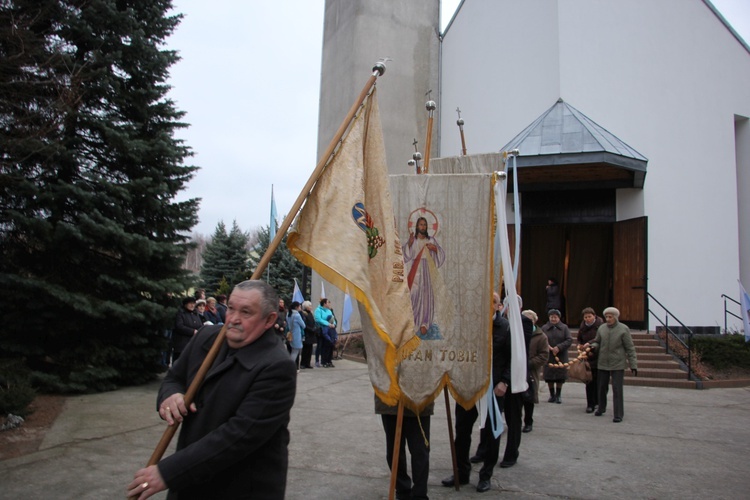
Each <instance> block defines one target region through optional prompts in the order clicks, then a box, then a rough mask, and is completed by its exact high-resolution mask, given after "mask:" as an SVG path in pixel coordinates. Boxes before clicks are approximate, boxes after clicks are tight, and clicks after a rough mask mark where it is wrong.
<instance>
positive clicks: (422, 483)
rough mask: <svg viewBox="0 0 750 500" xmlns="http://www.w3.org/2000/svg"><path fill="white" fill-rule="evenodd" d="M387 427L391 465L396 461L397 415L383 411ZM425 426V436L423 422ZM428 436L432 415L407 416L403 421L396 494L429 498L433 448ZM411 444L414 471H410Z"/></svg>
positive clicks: (388, 457)
mask: <svg viewBox="0 0 750 500" xmlns="http://www.w3.org/2000/svg"><path fill="white" fill-rule="evenodd" d="M381 418H382V419H383V430H385V442H386V461H387V462H388V468H389V469H390V468H391V467H392V465H393V444H394V443H395V442H396V415H381ZM420 422H421V424H422V429H424V437H422V430H420V428H419V424H420ZM425 438H427V440H428V441H429V440H430V417H429V415H428V416H425V417H419V421H418V420H417V418H416V417H404V419H403V421H402V424H401V446H400V450H401V451H400V452H399V455H398V471H397V473H396V494H397V495H398V497H399V498H413V499H415V500H416V499H426V498H427V477H428V476H429V474H430V448H429V447H428V446H427V445H426V444H425V441H424V440H425ZM404 443H408V445H409V453H410V454H411V475H412V477H413V478H414V484H413V485H412V478H410V477H409V474H408V473H407V472H406V449H405V447H404Z"/></svg>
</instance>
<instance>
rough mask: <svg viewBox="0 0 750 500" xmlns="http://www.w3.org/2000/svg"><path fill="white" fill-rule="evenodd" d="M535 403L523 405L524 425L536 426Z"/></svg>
mask: <svg viewBox="0 0 750 500" xmlns="http://www.w3.org/2000/svg"><path fill="white" fill-rule="evenodd" d="M534 406H536V405H535V404H534V402H533V401H532V402H531V403H524V404H523V425H534Z"/></svg>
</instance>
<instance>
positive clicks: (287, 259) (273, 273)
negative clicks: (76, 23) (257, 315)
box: [245, 226, 309, 305]
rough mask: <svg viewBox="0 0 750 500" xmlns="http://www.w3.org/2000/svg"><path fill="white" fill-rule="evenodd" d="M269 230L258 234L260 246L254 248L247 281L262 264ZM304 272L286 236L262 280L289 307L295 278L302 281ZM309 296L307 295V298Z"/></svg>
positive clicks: (263, 229) (266, 229)
mask: <svg viewBox="0 0 750 500" xmlns="http://www.w3.org/2000/svg"><path fill="white" fill-rule="evenodd" d="M269 230H270V226H266V227H264V228H262V229H261V230H260V231H259V232H258V244H257V245H256V247H255V248H254V251H253V252H251V253H250V264H251V265H250V269H249V270H248V272H247V273H246V275H245V279H249V278H250V276H252V274H253V271H254V270H255V268H256V267H258V264H259V263H260V259H261V258H263V255H264V254H265V253H266V250H267V249H268V245H269V236H270V234H269ZM302 270H303V266H302V264H301V263H300V262H299V261H298V260H297V259H295V258H294V257H293V256H292V253H291V252H290V251H289V249H288V248H287V246H286V235H284V239H282V240H281V244H280V245H279V247H278V248H277V249H276V251H275V252H274V254H273V256H272V257H271V261H270V264H269V266H268V268H267V269H266V270H265V271H263V275H262V276H261V277H260V279H262V280H265V281H267V282H268V284H269V285H271V286H272V287H273V288H274V289H275V290H276V293H278V294H279V298H281V299H284V301H285V302H286V303H287V305H289V304H290V303H291V302H292V295H293V293H294V278H297V281H299V280H301V279H302ZM303 293H304V292H303ZM308 296H309V295H306V297H308Z"/></svg>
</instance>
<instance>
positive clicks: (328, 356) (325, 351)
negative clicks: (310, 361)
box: [320, 338, 333, 365]
mask: <svg viewBox="0 0 750 500" xmlns="http://www.w3.org/2000/svg"><path fill="white" fill-rule="evenodd" d="M321 343H322V344H323V348H322V349H321V352H320V362H321V364H323V365H327V364H330V363H331V362H332V361H333V342H331V341H330V340H328V339H326V338H322V339H321Z"/></svg>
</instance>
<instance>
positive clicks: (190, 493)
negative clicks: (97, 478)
mask: <svg viewBox="0 0 750 500" xmlns="http://www.w3.org/2000/svg"><path fill="white" fill-rule="evenodd" d="M277 304H278V297H277V295H276V292H275V291H274V290H273V288H271V287H270V286H269V285H268V284H266V283H265V282H262V281H258V280H249V281H245V282H242V283H240V284H238V285H237V286H236V287H235V289H234V290H233V291H232V294H231V296H230V297H229V307H228V309H227V318H226V319H227V321H226V324H225V326H226V328H227V330H226V339H225V341H224V343H223V344H222V346H221V348H220V350H219V353H218V356H217V358H216V361H215V362H214V363H213V366H212V367H211V368H210V369H209V371H208V373H207V375H206V378H205V381H204V382H203V385H202V386H201V388H200V390H199V391H198V393H197V394H196V396H195V400H194V401H193V403H192V404H191V405H190V407H187V406H186V405H185V400H184V394H185V392H186V391H187V389H188V387H189V385H190V383H191V382H192V380H193V378H194V377H195V374H196V372H197V371H198V368H199V367H200V365H201V363H202V362H203V360H204V359H205V357H206V355H207V354H208V351H209V349H210V348H211V346H212V345H213V341H214V339H215V338H216V336H217V335H218V333H219V330H220V329H221V326H218V325H215V326H207V327H205V328H203V329H202V330H201V331H200V332H199V333H198V334H197V335H196V336H195V337H194V338H193V340H192V341H191V342H190V343H189V344H188V346H187V347H186V349H185V351H184V353H183V356H182V357H181V358H180V359H179V361H178V362H177V363H175V364H174V366H172V368H171V369H170V370H169V372H168V373H167V376H166V377H165V379H164V382H163V384H162V387H161V389H160V390H159V396H158V399H157V408H158V411H159V416H160V417H161V418H163V419H165V420H166V421H167V423H168V424H169V425H174V424H175V422H182V430H181V432H180V438H179V440H178V442H177V451H176V452H175V453H174V454H173V455H171V456H169V457H166V458H164V459H162V460H161V462H159V464H158V465H152V466H149V467H146V468H144V469H140V470H139V471H138V472H136V473H135V478H134V480H133V481H132V482H131V483H130V485H129V486H128V491H127V494H128V496H136V497H137V498H140V499H145V498H148V497H150V496H151V495H154V494H155V493H157V492H159V491H162V490H165V489H167V488H169V495H168V497H167V498H169V499H179V500H185V499H204V498H263V499H283V498H284V492H285V489H286V476H287V467H288V444H289V431H288V429H287V426H288V424H289V413H290V410H291V408H292V404H293V403H294V393H295V388H296V375H297V368H296V366H295V365H294V362H293V361H291V360H290V359H289V356H288V355H287V353H286V351H285V350H284V349H282V348H281V341H280V340H279V338H278V336H277V335H276V334H275V333H274V328H273V325H274V323H275V321H276V315H277V314H278V313H277Z"/></svg>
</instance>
